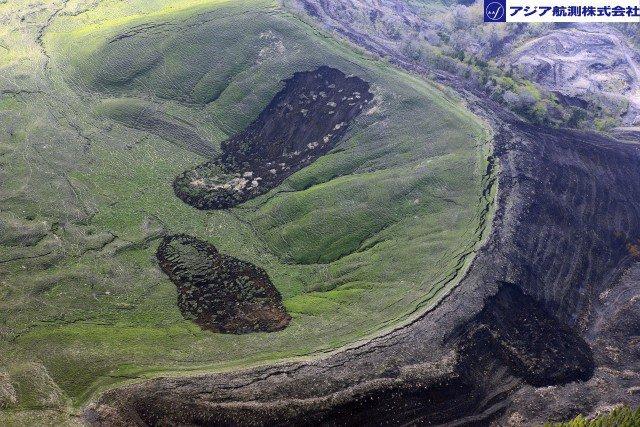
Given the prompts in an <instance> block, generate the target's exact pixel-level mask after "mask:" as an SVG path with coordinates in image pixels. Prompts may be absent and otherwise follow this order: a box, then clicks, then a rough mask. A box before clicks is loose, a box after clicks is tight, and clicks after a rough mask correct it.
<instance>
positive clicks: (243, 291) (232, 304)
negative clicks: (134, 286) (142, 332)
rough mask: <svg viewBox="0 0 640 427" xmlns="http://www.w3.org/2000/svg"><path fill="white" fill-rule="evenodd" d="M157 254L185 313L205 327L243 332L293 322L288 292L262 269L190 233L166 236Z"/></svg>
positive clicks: (262, 330)
mask: <svg viewBox="0 0 640 427" xmlns="http://www.w3.org/2000/svg"><path fill="white" fill-rule="evenodd" d="M156 255H157V258H158V261H159V262H160V267H161V268H162V270H163V271H164V272H165V273H166V274H167V275H168V276H169V278H170V279H171V281H172V282H173V283H174V284H175V285H176V287H177V288H178V307H179V309H180V311H181V312H182V315H183V316H184V317H185V318H186V319H189V320H192V321H193V322H195V323H196V324H198V325H200V326H201V327H202V328H203V329H207V330H210V331H213V332H221V333H232V334H243V333H250V332H274V331H278V330H281V329H284V328H285V327H286V326H287V325H288V324H289V321H290V320H291V317H290V316H289V315H288V314H287V312H286V310H285V309H284V306H283V305H282V296H281V295H280V293H279V292H278V290H277V289H276V287H275V286H274V285H273V284H272V283H271V280H270V279H269V276H268V275H267V273H266V272H265V271H264V270H262V269H261V268H259V267H256V266H254V265H253V264H250V263H248V262H245V261H241V260H238V259H236V258H233V257H231V256H228V255H224V254H221V253H219V252H218V251H217V249H216V248H215V247H214V246H213V245H211V244H209V243H207V242H204V241H202V240H199V239H196V238H195V237H191V236H187V235H184V234H180V235H175V236H167V237H165V238H164V239H163V241H162V243H161V244H160V247H159V248H158V251H157V254H156Z"/></svg>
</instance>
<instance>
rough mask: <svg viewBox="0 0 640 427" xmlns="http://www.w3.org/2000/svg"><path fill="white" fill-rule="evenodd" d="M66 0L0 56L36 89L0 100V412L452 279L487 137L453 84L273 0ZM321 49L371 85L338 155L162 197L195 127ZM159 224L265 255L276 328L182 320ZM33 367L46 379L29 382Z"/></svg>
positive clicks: (321, 334)
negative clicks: (282, 309) (164, 267)
mask: <svg viewBox="0 0 640 427" xmlns="http://www.w3.org/2000/svg"><path fill="white" fill-rule="evenodd" d="M82 5H83V3H82V2H78V3H77V4H76V3H75V2H74V3H73V4H72V5H71V6H67V9H64V10H60V11H58V13H57V14H55V18H54V19H52V20H51V21H50V22H49V24H48V25H44V24H43V26H42V34H43V36H42V37H40V38H38V37H39V36H38V35H37V34H35V35H34V34H32V33H29V34H30V35H31V37H35V42H34V47H33V50H32V51H31V52H30V53H28V54H24V55H23V56H21V58H22V59H21V60H19V61H17V62H16V61H14V60H12V59H11V58H8V59H5V62H2V67H3V70H5V71H7V72H8V71H11V72H13V73H14V74H15V75H16V76H17V75H20V73H22V74H27V75H28V74H29V73H31V74H33V75H34V76H35V77H34V80H35V84H36V86H37V88H38V90H39V92H38V93H35V94H31V93H29V94H24V93H19V94H13V95H4V96H3V98H2V99H0V113H1V115H0V119H1V120H2V122H3V123H4V124H7V123H12V126H11V129H8V128H7V130H3V131H2V132H4V133H3V134H2V138H1V139H0V142H1V145H0V150H3V151H0V154H1V156H0V161H1V162H2V166H3V169H2V170H1V173H2V174H3V176H6V177H11V180H7V181H5V182H3V184H2V185H1V186H0V187H1V188H0V190H1V192H0V203H1V204H0V208H1V210H0V226H2V227H3V233H2V234H1V236H0V277H1V278H2V279H1V281H0V341H1V342H0V345H1V346H2V348H3V352H2V354H0V407H3V406H4V407H5V409H6V410H5V416H6V417H9V416H10V417H19V416H20V415H19V414H21V413H23V412H21V411H24V410H28V409H34V408H37V409H43V408H58V407H66V405H71V407H77V406H78V405H80V404H82V403H83V402H84V401H85V400H86V399H87V398H89V397H90V396H91V394H92V393H94V392H95V391H96V390H100V389H102V388H103V387H106V386H109V385H111V384H114V383H117V382H120V381H125V380H129V379H132V378H143V377H145V376H151V375H155V374H157V373H163V374H168V373H175V374H178V373H180V372H183V373H186V372H195V371H203V370H212V369H227V368H232V367H236V366H240V365H247V364H250V363H259V362H266V361H272V360H276V359H281V358H285V357H295V356H307V355H311V354H313V353H317V352H320V351H327V350H330V349H333V348H336V347H338V346H341V345H344V344H347V343H349V342H353V341H355V340H358V339H360V338H363V337H366V336H367V335H370V334H372V333H375V332H376V331H380V330H381V329H383V328H387V327H390V326H392V325H393V324H396V323H398V322H400V321H402V320H403V319H406V318H407V316H410V315H412V314H414V313H416V312H418V311H420V310H423V309H426V308H428V307H429V306H432V305H433V304H435V303H436V302H437V301H438V300H439V299H440V298H441V297H442V296H443V295H444V294H445V293H446V291H447V290H448V289H450V287H451V286H453V285H454V284H455V279H456V278H457V277H459V275H460V274H461V272H462V271H464V267H465V266H467V265H468V263H469V261H470V260H471V258H472V255H473V251H474V249H475V248H476V247H477V245H478V242H479V240H480V239H481V237H482V236H481V234H482V232H483V231H484V230H483V229H482V228H478V224H479V223H480V221H481V215H482V210H483V209H484V208H485V207H486V204H487V200H484V199H483V198H482V197H481V192H482V189H483V188H484V186H486V184H487V183H486V177H483V173H484V171H485V169H486V160H485V157H486V154H487V152H486V150H487V144H486V142H487V139H488V135H487V134H486V131H485V129H484V128H483V126H482V124H481V123H480V122H479V121H478V120H477V119H475V118H474V117H473V116H472V115H471V114H470V113H468V112H467V111H466V110H464V108H463V107H462V105H461V104H459V103H458V102H457V101H455V100H451V99H449V98H446V97H445V96H444V95H443V94H442V93H440V92H439V91H438V90H437V89H436V88H434V87H433V86H431V85H430V84H428V83H426V82H424V81H422V80H419V79H418V78H415V77H413V76H409V75H407V74H404V73H402V72H399V71H397V70H395V69H392V68H391V67H389V66H388V65H386V64H385V63H383V62H380V61H373V60H371V59H368V58H366V57H365V56H363V55H362V54H360V53H358V52H355V51H353V50H352V49H351V48H350V47H347V46H343V45H341V44H338V43H337V42H335V41H334V40H332V39H330V38H328V37H327V36H326V35H323V34H320V33H317V32H316V31H315V30H313V29H312V28H310V27H308V26H307V25H306V24H304V23H302V22H300V21H298V20H296V19H295V18H294V17H293V16H291V15H289V14H288V13H286V12H285V11H283V10H281V8H280V7H279V6H278V5H277V4H275V3H274V2H271V1H263V0H256V1H220V0H209V1H205V0H201V1H196V0H193V1H187V2H182V1H181V2H170V1H168V0H153V1H151V0H147V1H142V0H139V1H132V2H120V1H109V0H107V1H104V2H101V3H100V4H99V5H98V6H86V7H85V6H82ZM0 7H9V6H5V5H0ZM74 7H75V9H73V8H74ZM70 9H73V10H70ZM51 10H53V9H51ZM16 22H18V21H17V20H16ZM16 25H18V24H16ZM25 31H27V30H25ZM40 41H41V42H42V46H41V47H42V48H43V50H42V49H40V50H38V46H40V45H39V42H40ZM15 46H19V44H16V45H15ZM16 52H17V53H16V55H18V53H19V51H18V48H17V47H16ZM38 52H39V53H38ZM44 52H46V54H47V56H44ZM0 59H1V58H0ZM29 64H31V65H29ZM323 64H326V65H330V66H332V67H336V68H339V69H341V70H342V71H344V72H346V73H347V74H350V73H351V74H357V75H358V76H360V77H361V78H363V79H365V80H368V81H369V82H371V83H372V91H373V92H374V93H375V95H376V102H377V106H376V107H374V108H373V109H372V110H371V111H368V112H367V113H366V114H363V115H362V116H361V117H360V118H359V119H358V121H357V123H356V124H355V125H354V126H353V127H352V129H351V130H350V131H349V133H348V135H347V138H346V139H345V140H344V141H343V142H342V143H341V144H340V145H339V146H338V147H337V148H336V149H335V150H334V151H333V152H331V153H330V154H328V155H327V156H325V157H323V158H321V159H319V160H318V161H317V162H316V163H314V164H313V165H311V166H310V167H308V168H306V169H303V170H302V171H300V172H298V173H296V174H294V175H293V176H291V177H290V178H289V179H288V180H287V181H285V183H284V184H283V185H282V186H280V187H279V188H277V189H275V190H273V191H271V192H270V193H268V194H266V195H264V196H262V197H259V198H257V199H254V200H252V201H250V202H248V203H246V204H245V205H241V206H240V207H238V208H236V209H233V210H230V211H225V212H223V211H212V212H202V211H197V210H195V209H193V208H191V207H189V206H187V205H185V204H184V203H182V202H181V201H180V200H179V199H178V198H176V197H175V196H174V194H173V190H172V188H171V182H172V180H173V178H174V177H175V176H176V175H178V174H179V173H181V172H182V171H184V170H186V169H188V168H191V167H193V166H195V165H197V164H200V163H202V162H203V161H205V160H206V159H205V158H204V157H202V155H201V154H198V153H199V151H198V150H197V149H194V144H196V145H197V144H201V143H202V141H205V142H207V143H210V144H211V146H213V147H214V149H217V147H218V146H219V143H220V142H221V141H222V140H224V139H225V138H226V137H228V136H230V135H231V134H233V133H235V132H238V131H240V130H242V129H243V128H244V127H245V126H246V125H247V124H248V123H249V122H251V121H252V120H253V119H254V118H255V117H256V116H257V115H258V113H259V112H260V111H261V110H262V108H264V107H265V106H266V104H267V103H268V102H269V101H270V99H271V97H272V96H273V95H274V94H275V93H276V92H277V91H278V90H279V89H280V88H281V86H282V85H281V80H282V79H285V78H287V77H290V76H291V75H292V74H293V73H294V72H296V71H301V70H308V69H312V68H314V67H317V66H319V65H323ZM40 66H41V68H39V67H40ZM34 70H35V71H34ZM16 78H17V77H16ZM150 123H151V124H150ZM163 232H168V233H188V234H191V235H193V236H196V237H198V238H201V239H206V240H208V241H210V242H211V243H213V244H214V245H215V246H216V247H218V249H219V250H221V251H223V252H226V253H228V254H230V255H232V256H234V257H237V258H239V259H242V260H246V261H249V262H252V263H254V264H256V265H259V266H260V267H262V268H264V269H265V270H266V271H267V272H268V274H269V275H270V277H271V279H272V281H273V283H274V285H275V286H276V287H277V288H278V289H279V290H280V292H281V293H282V295H283V297H284V303H285V306H286V308H287V310H288V311H289V312H290V314H291V315H292V317H293V320H292V322H291V324H290V326H289V327H288V328H286V329H285V330H283V331H281V332H277V333H272V334H262V333H260V334H249V335H244V336H233V335H222V334H212V333H209V332H205V331H202V330H200V329H199V328H198V327H197V326H195V325H194V324H192V323H190V322H188V321H185V320H184V319H183V318H182V317H181V315H180V312H179V311H178V308H177V306H176V294H175V292H176V291H175V286H174V285H173V284H172V283H171V282H170V281H169V280H168V278H167V277H166V276H164V275H163V274H162V273H161V272H160V271H159V269H158V268H157V264H156V261H155V258H154V256H153V255H154V252H155V250H156V248H157V244H158V236H160V235H161V234H162V233H163ZM25 372H26V373H27V374H25ZM3 375H4V376H3ZM29 375H34V376H38V377H39V378H42V386H38V390H43V392H42V393H44V394H43V396H40V395H37V396H33V395H32V394H30V393H29V392H26V391H24V390H25V384H26V383H25V381H27V380H24V378H28V377H29ZM3 387H5V388H6V389H7V390H10V389H13V390H14V393H13V395H14V396H15V399H11V398H9V397H5V398H4V400H3V394H2V390H3ZM7 393H9V392H7ZM10 394H11V393H9V394H7V396H9V395H10ZM3 402H4V403H3ZM16 419H18V418H16ZM0 420H1V418H0Z"/></svg>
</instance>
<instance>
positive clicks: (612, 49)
mask: <svg viewBox="0 0 640 427" xmlns="http://www.w3.org/2000/svg"><path fill="white" fill-rule="evenodd" d="M502 60H503V62H504V63H505V64H513V65H515V66H516V67H517V68H518V69H519V70H520V72H521V73H522V75H524V76H525V77H527V78H529V79H531V80H533V81H535V82H538V83H540V84H542V85H543V86H544V87H546V88H548V89H550V90H554V91H558V92H560V93H561V94H562V95H566V96H569V97H574V98H576V97H577V98H578V99H580V98H582V99H587V100H590V101H592V104H593V106H594V107H595V106H598V105H604V106H605V107H606V108H609V109H611V110H612V111H617V112H618V113H619V114H621V115H622V117H623V124H625V125H628V126H630V125H635V126H638V125H640V55H639V54H638V52H637V50H636V49H635V48H634V47H633V46H630V45H629V43H628V42H627V40H626V38H625V36H624V35H623V34H622V33H621V32H620V31H617V30H616V29H615V28H614V27H613V26H610V25H606V24H597V25H595V24H592V25H588V24H575V25H572V27H571V28H564V29H554V30H551V31H549V32H547V33H546V34H543V35H541V36H540V37H538V38H534V39H532V40H530V41H528V42H527V43H525V44H524V45H523V46H521V47H519V48H518V49H515V50H513V51H512V53H510V54H509V55H508V56H507V57H505V58H503V59H502ZM582 102H583V103H584V102H585V101H582ZM582 108H584V106H582Z"/></svg>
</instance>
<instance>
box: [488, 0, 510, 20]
mask: <svg viewBox="0 0 640 427" xmlns="http://www.w3.org/2000/svg"><path fill="white" fill-rule="evenodd" d="M506 9H507V1H506V0H484V22H506V18H507V14H506Z"/></svg>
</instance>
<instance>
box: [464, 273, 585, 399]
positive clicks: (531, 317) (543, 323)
mask: <svg viewBox="0 0 640 427" xmlns="http://www.w3.org/2000/svg"><path fill="white" fill-rule="evenodd" d="M461 329H462V330H464V331H465V333H464V334H463V335H462V337H461V339H460V341H459V342H460V344H459V345H460V346H461V349H460V352H461V354H463V357H462V359H466V360H473V359H474V358H477V357H478V355H479V354H481V353H485V352H488V353H490V354H491V355H492V356H493V358H494V359H496V360H501V361H502V363H504V365H505V366H507V367H508V368H509V370H510V371H511V373H512V374H513V375H515V376H517V377H520V378H523V379H524V380H525V381H526V382H528V383H529V384H531V385H533V386H536V387H543V386H548V385H554V384H562V383H568V382H571V381H578V380H580V381H585V380H588V379H589V378H590V377H591V375H592V374H593V370H594V368H595V364H594V361H593V355H592V353H591V349H590V348H589V345H588V344H587V343H586V342H585V340H584V339H583V338H582V337H580V336H579V335H577V334H576V333H575V332H573V331H572V330H571V329H570V328H569V327H567V326H566V325H564V324H562V323H561V322H560V321H559V320H558V319H557V318H556V317H555V316H554V315H553V314H551V313H549V312H548V311H547V310H545V308H544V307H543V306H542V305H541V304H540V303H538V302H537V301H535V300H534V299H533V298H531V297H530V296H528V295H525V294H524V293H523V292H522V290H521V289H520V288H519V287H518V286H516V285H514V284H511V283H503V284H502V286H501V287H500V290H499V291H498V293H497V294H496V295H494V296H492V297H491V298H489V300H488V301H487V303H486V304H485V306H484V308H483V309H482V311H481V312H480V313H479V314H478V315H477V316H476V317H475V318H474V320H473V321H472V322H471V323H469V324H467V325H464V326H463V327H462V328H461Z"/></svg>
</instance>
